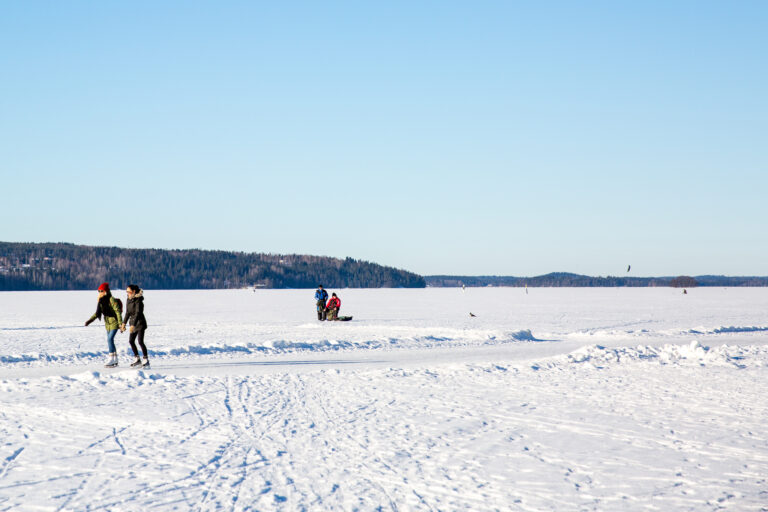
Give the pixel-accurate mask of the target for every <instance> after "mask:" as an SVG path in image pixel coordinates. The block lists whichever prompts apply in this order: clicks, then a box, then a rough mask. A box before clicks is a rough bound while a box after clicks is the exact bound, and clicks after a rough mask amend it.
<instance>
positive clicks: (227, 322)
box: [0, 288, 768, 511]
mask: <svg viewBox="0 0 768 512" xmlns="http://www.w3.org/2000/svg"><path fill="white" fill-rule="evenodd" d="M334 291H338V290H334ZM338 292H339V295H340V296H341V299H342V301H343V304H342V314H351V315H354V320H353V321H352V322H345V323H342V322H336V323H330V322H326V323H323V322H318V321H317V320H316V319H315V318H316V317H315V313H314V301H313V299H312V295H313V290H257V291H256V292H253V291H249V290H227V291H152V290H149V291H147V292H145V295H146V314H147V318H148V321H149V323H150V329H149V330H148V331H147V337H146V341H147V345H148V348H149V350H150V352H151V354H150V355H151V361H152V369H151V370H142V371H136V370H133V369H130V368H127V365H128V363H129V362H130V359H129V357H128V356H127V346H128V343H127V334H119V335H118V344H119V347H120V363H121V367H120V368H118V369H116V370H108V369H105V368H103V361H104V360H105V359H106V352H107V350H106V340H105V331H104V328H103V324H98V323H97V324H93V325H91V326H90V327H87V328H86V327H83V326H82V325H83V322H84V321H85V320H86V319H87V318H88V317H89V316H90V315H91V314H92V313H93V310H94V309H95V300H96V294H95V292H30V293H16V292H13V293H11V292H5V293H0V348H1V350H0V511H5V510H14V511H15V510H326V509H330V510H399V511H403V510H664V511H667V510H719V509H729V510H768V426H766V424H765V423H766V422H765V418H766V417H768V398H766V397H768V383H767V379H766V377H768V318H767V317H766V315H767V314H768V289H765V288H731V289H722V288H719V289H714V288H711V289H710V288H707V289H693V290H689V293H688V294H687V295H683V294H682V293H681V291H680V290H675V289H669V288H658V289H654V288H641V289H626V288H609V289H571V288H564V289H529V291H528V294H526V293H525V291H524V290H523V289H516V288H487V289H485V288H484V289H466V290H465V291H462V290H458V289H424V290H386V289H383V290H340V291H338ZM120 295H123V298H124V294H118V296H120ZM470 311H471V312H472V313H473V314H475V315H476V316H475V317H470V315H469V312H470Z"/></svg>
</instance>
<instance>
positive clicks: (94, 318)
mask: <svg viewBox="0 0 768 512" xmlns="http://www.w3.org/2000/svg"><path fill="white" fill-rule="evenodd" d="M94 320H96V313H94V314H93V315H91V318H89V319H88V320H86V321H85V326H86V327H88V326H89V325H91V323H93V321H94Z"/></svg>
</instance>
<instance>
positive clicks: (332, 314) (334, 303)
mask: <svg viewBox="0 0 768 512" xmlns="http://www.w3.org/2000/svg"><path fill="white" fill-rule="evenodd" d="M340 309H341V300H339V298H338V297H337V296H336V294H335V293H332V294H331V300H329V301H328V304H326V306H325V310H326V311H327V312H328V316H327V318H328V320H338V319H339V310H340Z"/></svg>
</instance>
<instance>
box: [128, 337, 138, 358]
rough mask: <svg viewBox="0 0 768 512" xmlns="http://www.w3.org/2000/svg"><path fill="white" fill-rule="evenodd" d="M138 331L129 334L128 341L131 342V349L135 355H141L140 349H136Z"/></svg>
mask: <svg viewBox="0 0 768 512" xmlns="http://www.w3.org/2000/svg"><path fill="white" fill-rule="evenodd" d="M137 334H138V333H137V332H135V331H134V332H132V333H131V334H130V336H128V343H130V344H131V350H133V357H139V351H138V350H136V335H137Z"/></svg>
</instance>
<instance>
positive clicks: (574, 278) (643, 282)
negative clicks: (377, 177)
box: [424, 272, 768, 288]
mask: <svg viewBox="0 0 768 512" xmlns="http://www.w3.org/2000/svg"><path fill="white" fill-rule="evenodd" d="M424 279H425V281H426V282H427V286H434V287H451V286H453V287H456V286H458V287H461V286H512V287H515V286H516V287H523V286H530V287H616V286H619V287H649V286H672V287H675V288H694V287H696V286H768V277H758V276H742V277H738V276H736V277H734V276H710V275H707V276H695V277H692V276H670V277H620V276H605V277H593V276H585V275H580V274H571V273H567V272H553V273H551V274H545V275H542V276H535V277H515V276H444V275H441V276H425V277H424Z"/></svg>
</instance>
